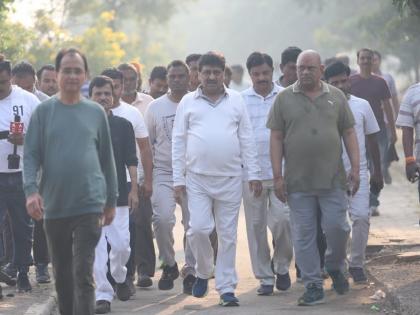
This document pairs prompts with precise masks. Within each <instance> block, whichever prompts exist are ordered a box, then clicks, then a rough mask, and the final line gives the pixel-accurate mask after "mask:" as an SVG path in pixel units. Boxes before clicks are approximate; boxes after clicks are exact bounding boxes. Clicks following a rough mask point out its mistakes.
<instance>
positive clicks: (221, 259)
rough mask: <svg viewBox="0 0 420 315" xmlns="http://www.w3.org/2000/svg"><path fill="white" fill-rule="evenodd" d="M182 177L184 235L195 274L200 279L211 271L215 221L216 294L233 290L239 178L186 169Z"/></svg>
mask: <svg viewBox="0 0 420 315" xmlns="http://www.w3.org/2000/svg"><path fill="white" fill-rule="evenodd" d="M186 181H187V185H186V186H187V197H188V208H189V210H190V228H189V230H188V232H187V239H188V242H189V243H190V246H191V249H192V251H193V254H194V257H195V259H196V261H197V263H196V268H195V270H196V275H197V276H198V277H200V278H203V279H209V278H211V277H212V275H213V269H214V262H213V249H212V247H211V243H210V239H209V235H210V234H211V232H212V231H213V229H214V226H215V224H216V231H217V235H218V241H219V247H218V251H217V260H216V270H215V278H216V290H217V291H218V292H219V294H223V293H227V292H234V290H235V288H236V285H237V283H238V279H237V275H236V270H235V261H236V239H237V229H238V214H239V208H240V205H241V197H242V178H241V176H234V177H225V176H207V175H200V174H194V173H191V172H189V173H187V176H186ZM212 209H214V217H213V211H212Z"/></svg>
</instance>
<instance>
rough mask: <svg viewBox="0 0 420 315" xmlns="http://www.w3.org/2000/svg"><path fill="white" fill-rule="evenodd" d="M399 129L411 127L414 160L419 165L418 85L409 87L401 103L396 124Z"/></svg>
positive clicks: (419, 97)
mask: <svg viewBox="0 0 420 315" xmlns="http://www.w3.org/2000/svg"><path fill="white" fill-rule="evenodd" d="M396 124H397V126H399V127H411V128H414V129H415V131H416V159H417V163H420V83H417V84H414V85H412V86H410V87H409V88H408V90H407V92H405V95H404V98H403V100H402V102H401V106H400V112H399V113H398V118H397V122H396Z"/></svg>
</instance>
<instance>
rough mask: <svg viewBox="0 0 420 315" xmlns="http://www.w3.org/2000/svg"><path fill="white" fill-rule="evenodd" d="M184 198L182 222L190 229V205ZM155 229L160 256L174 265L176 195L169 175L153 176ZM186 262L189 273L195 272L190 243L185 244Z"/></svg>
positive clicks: (165, 261) (185, 227)
mask: <svg viewBox="0 0 420 315" xmlns="http://www.w3.org/2000/svg"><path fill="white" fill-rule="evenodd" d="M185 199H186V198H183V200H182V204H181V205H180V206H181V210H182V223H183V224H184V230H185V231H187V230H188V222H189V212H188V205H187V202H186V200H185ZM151 200H152V207H153V217H152V222H153V229H154V231H155V237H156V243H157V246H158V248H159V258H160V259H161V260H162V262H163V263H164V264H165V265H168V266H173V265H174V264H175V262H176V261H175V250H174V234H173V230H174V226H175V222H176V217H175V207H176V202H175V195H174V184H173V182H172V181H171V180H168V177H167V176H159V175H155V176H154V178H153V195H152V199H151ZM185 264H186V266H188V270H189V273H193V271H194V265H195V259H194V256H193V253H192V251H191V248H190V246H189V245H188V244H186V246H185Z"/></svg>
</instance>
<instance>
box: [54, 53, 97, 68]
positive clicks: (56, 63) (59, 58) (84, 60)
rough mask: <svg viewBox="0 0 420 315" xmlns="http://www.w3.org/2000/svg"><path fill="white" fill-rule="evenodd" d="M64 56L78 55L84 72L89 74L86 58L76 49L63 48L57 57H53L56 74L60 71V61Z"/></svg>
mask: <svg viewBox="0 0 420 315" xmlns="http://www.w3.org/2000/svg"><path fill="white" fill-rule="evenodd" d="M65 55H79V56H80V57H82V59H83V65H84V68H85V72H86V73H88V72H89V67H88V62H87V59H86V56H85V55H84V54H83V53H82V52H81V51H80V50H79V49H77V48H63V49H61V50H60V51H59V52H58V54H57V56H56V57H55V69H56V71H57V72H58V71H60V66H61V60H63V58H64V56H65Z"/></svg>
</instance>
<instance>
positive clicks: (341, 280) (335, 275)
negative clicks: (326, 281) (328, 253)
mask: <svg viewBox="0 0 420 315" xmlns="http://www.w3.org/2000/svg"><path fill="white" fill-rule="evenodd" d="M328 274H329V275H330V277H331V280H332V282H333V283H332V287H333V289H334V290H335V292H337V293H338V294H344V293H346V292H348V291H349V281H348V280H347V279H346V277H345V276H344V274H343V273H342V272H341V271H339V270H328Z"/></svg>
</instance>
